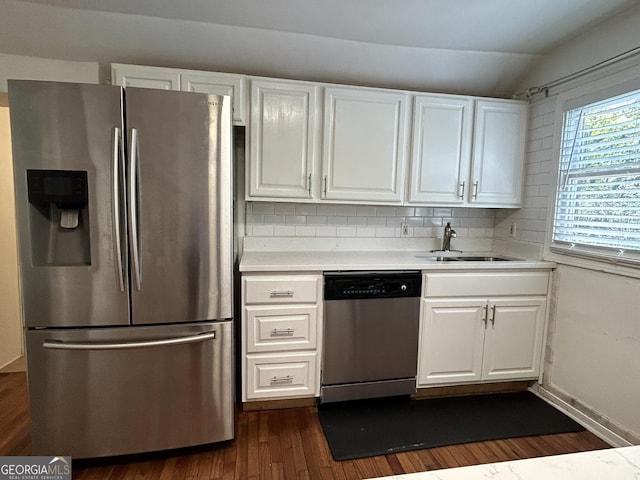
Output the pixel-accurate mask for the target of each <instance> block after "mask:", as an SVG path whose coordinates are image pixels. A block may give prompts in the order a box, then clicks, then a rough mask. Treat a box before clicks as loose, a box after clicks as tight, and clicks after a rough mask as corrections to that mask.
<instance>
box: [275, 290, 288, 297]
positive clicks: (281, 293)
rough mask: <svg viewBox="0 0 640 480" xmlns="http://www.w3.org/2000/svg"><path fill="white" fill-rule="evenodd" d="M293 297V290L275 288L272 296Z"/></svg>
mask: <svg viewBox="0 0 640 480" xmlns="http://www.w3.org/2000/svg"><path fill="white" fill-rule="evenodd" d="M290 297H293V290H273V291H272V292H271V298H290Z"/></svg>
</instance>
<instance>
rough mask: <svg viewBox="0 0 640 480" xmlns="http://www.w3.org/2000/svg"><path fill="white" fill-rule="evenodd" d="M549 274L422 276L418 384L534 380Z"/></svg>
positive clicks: (536, 375)
mask: <svg viewBox="0 0 640 480" xmlns="http://www.w3.org/2000/svg"><path fill="white" fill-rule="evenodd" d="M548 275H549V274H548V272H537V273H533V272H531V273H521V274H518V273H508V274H507V273H504V274H501V273H496V274H490V273H485V274H479V273H456V274H442V275H439V274H437V273H436V274H427V275H425V276H424V282H425V298H423V300H422V314H421V325H420V351H419V365H418V385H419V386H423V387H426V386H441V385H455V384H461V383H479V382H492V381H505V380H525V379H536V378H537V377H538V376H539V373H540V361H541V354H542V336H543V330H544V321H545V313H546V304H547V298H546V292H547V285H548ZM457 280H459V282H457ZM443 291H448V292H450V293H447V294H446V295H445V294H443ZM492 293H493V294H492ZM479 294H480V295H482V296H478V295H479Z"/></svg>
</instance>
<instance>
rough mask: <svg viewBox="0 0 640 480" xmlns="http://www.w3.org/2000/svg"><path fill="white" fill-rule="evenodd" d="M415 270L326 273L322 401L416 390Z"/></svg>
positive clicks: (417, 297)
mask: <svg viewBox="0 0 640 480" xmlns="http://www.w3.org/2000/svg"><path fill="white" fill-rule="evenodd" d="M421 285H422V276H421V274H420V272H419V271H388V272H378V271H375V272H373V271H364V272H326V273H325V275H324V348H323V355H322V382H321V389H320V400H321V401H322V402H335V401H341V400H354V399H362V398H373V397H383V396H392V395H405V394H410V393H414V392H415V391H416V370H417V361H418V325H419V317H420V294H421Z"/></svg>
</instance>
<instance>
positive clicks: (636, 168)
mask: <svg viewBox="0 0 640 480" xmlns="http://www.w3.org/2000/svg"><path fill="white" fill-rule="evenodd" d="M556 191H557V194H556V204H555V214H554V221H553V230H552V244H551V249H552V251H559V252H562V253H569V254H574V255H586V256H589V257H595V258H600V259H608V260H610V261H614V262H616V263H617V262H620V263H625V262H633V263H636V262H640V90H636V91H633V92H631V93H625V94H623V95H618V96H616V97H613V98H607V99H605V100H601V101H597V102H595V103H589V104H587V105H582V106H579V107H577V108H572V109H570V110H567V111H565V113H564V120H563V126H562V139H561V145H560V162H559V171H558V185H557V190H556Z"/></svg>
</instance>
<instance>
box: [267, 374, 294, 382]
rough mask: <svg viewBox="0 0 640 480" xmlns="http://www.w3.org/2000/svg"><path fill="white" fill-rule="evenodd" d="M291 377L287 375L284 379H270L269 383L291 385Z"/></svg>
mask: <svg viewBox="0 0 640 480" xmlns="http://www.w3.org/2000/svg"><path fill="white" fill-rule="evenodd" d="M292 382H293V377H292V376H291V375H287V376H286V377H272V378H271V383H292Z"/></svg>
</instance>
